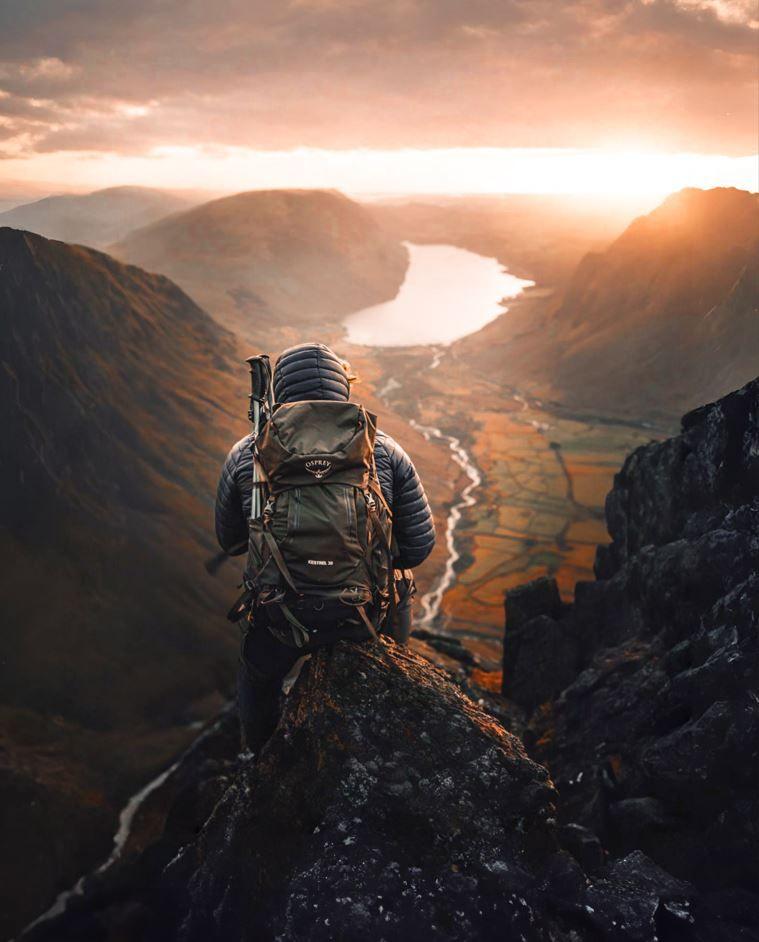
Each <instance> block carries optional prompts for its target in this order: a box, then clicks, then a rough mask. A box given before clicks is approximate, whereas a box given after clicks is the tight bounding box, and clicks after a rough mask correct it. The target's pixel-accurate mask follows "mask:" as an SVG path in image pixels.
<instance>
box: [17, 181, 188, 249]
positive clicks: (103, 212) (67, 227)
mask: <svg viewBox="0 0 759 942" xmlns="http://www.w3.org/2000/svg"><path fill="white" fill-rule="evenodd" d="M188 205H189V201H188V200H186V199H183V198H181V197H179V196H176V195H175V194H173V193H167V192H165V191H163V190H153V189H149V188H147V187H140V186H118V187H110V188H108V189H106V190H95V192H93V193H86V194H84V195H81V194H76V195H67V196H48V197H46V198H45V199H41V200H37V201H36V202H34V203H26V204H24V205H23V206H16V207H14V208H13V209H10V210H8V211H7V212H5V213H0V226H11V227H12V228H14V229H28V230H30V231H31V232H37V233H39V234H40V235H43V236H46V237H47V238H49V239H61V240H62V241H64V242H76V243H81V244H83V245H92V246H95V247H96V248H103V247H105V246H106V245H109V244H110V243H111V242H116V241H117V240H118V239H121V238H123V237H124V236H125V235H126V234H127V233H128V232H131V231H132V230H133V229H136V228H138V227H139V226H147V225H148V224H149V223H151V222H155V221H156V220H157V219H161V218H162V217H163V216H167V215H168V214H169V213H175V212H178V211H179V210H183V209H186V208H187V207H188Z"/></svg>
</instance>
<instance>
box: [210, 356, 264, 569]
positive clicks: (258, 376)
mask: <svg viewBox="0 0 759 942" xmlns="http://www.w3.org/2000/svg"><path fill="white" fill-rule="evenodd" d="M245 362H246V363H247V364H248V369H249V370H250V396H249V397H248V398H249V406H248V418H249V419H250V422H251V424H252V426H253V441H252V443H251V447H252V448H255V444H256V440H257V438H258V433H259V432H260V431H261V418H262V417H263V418H264V419H268V418H269V417H270V416H271V414H272V412H273V410H274V393H273V391H272V382H271V363H270V361H269V357H268V356H266V354H260V355H259V356H255V357H248V358H247V360H246V361H245ZM260 484H261V475H260V472H259V468H258V461H257V460H256V456H255V451H254V453H253V492H252V494H251V499H250V517H251V519H252V520H255V519H256V518H257V517H260V516H261V489H260ZM247 545H248V541H247V539H246V540H244V541H243V542H242V543H238V544H237V545H236V546H233V547H231V548H230V551H229V553H225V552H224V551H223V550H222V551H221V552H220V553H216V555H215V556H212V557H211V558H210V559H207V560H206V562H205V567H206V570H207V572H209V573H210V575H212V576H213V575H214V574H215V573H216V572H218V570H219V569H220V568H221V566H222V565H223V564H224V563H225V562H226V561H227V560H228V559H229V558H230V557H231V556H233V555H235V554H236V553H238V552H240V551H241V550H243V549H245V547H246V546H247Z"/></svg>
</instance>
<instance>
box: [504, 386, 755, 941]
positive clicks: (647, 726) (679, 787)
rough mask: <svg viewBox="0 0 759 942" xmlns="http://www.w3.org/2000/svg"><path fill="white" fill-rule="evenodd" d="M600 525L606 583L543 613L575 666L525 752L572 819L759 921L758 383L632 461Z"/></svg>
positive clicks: (600, 569) (534, 726) (601, 576)
mask: <svg viewBox="0 0 759 942" xmlns="http://www.w3.org/2000/svg"><path fill="white" fill-rule="evenodd" d="M607 515H608V521H609V530H610V533H611V536H612V543H611V545H610V547H608V548H605V549H602V550H601V551H600V552H599V555H598V561H597V567H596V568H597V574H598V578H597V580H596V582H594V583H586V584H580V585H578V586H577V592H576V600H575V604H574V606H573V607H572V608H571V609H570V610H568V611H564V612H562V613H559V614H558V615H557V613H556V612H555V611H552V612H545V613H542V614H543V616H544V617H548V616H550V617H551V618H552V619H553V623H554V627H555V630H556V631H561V632H563V633H564V634H565V636H566V639H567V643H568V644H572V643H574V644H575V645H576V650H577V656H578V659H579V669H578V671H577V672H576V673H575V676H574V679H573V680H572V682H571V683H569V684H568V685H567V687H566V689H565V690H564V691H563V692H562V693H561V695H560V696H559V697H558V698H557V699H555V700H553V701H551V700H550V698H546V700H547V702H545V703H544V704H543V705H542V707H541V708H540V709H539V710H537V711H536V712H535V713H534V714H533V718H532V722H531V733H530V734H529V738H528V745H529V746H530V747H531V751H532V753H533V754H534V755H535V756H536V757H538V758H539V759H540V760H541V761H544V762H546V764H547V765H548V767H549V769H550V770H551V773H552V776H553V777H554V779H555V781H556V782H557V785H558V788H559V791H560V795H561V802H560V818H561V819H562V820H563V821H566V822H569V821H572V822H577V823H580V824H582V825H586V826H587V827H589V828H591V829H592V830H593V831H595V832H596V833H597V834H598V835H599V836H600V838H601V840H602V843H603V844H604V846H605V848H606V850H607V851H609V852H610V853H611V854H612V855H617V854H623V853H628V852H630V851H632V850H633V849H635V848H640V849H642V850H643V851H645V852H646V853H647V854H649V855H650V856H651V857H653V858H654V859H655V860H656V861H657V862H658V863H659V864H661V865H662V866H664V867H666V868H667V869H668V870H670V871H671V872H672V873H673V874H675V875H676V876H677V877H681V878H686V879H688V880H691V881H693V882H694V883H695V884H696V885H697V886H698V887H700V889H701V890H702V891H703V892H705V893H706V898H707V899H709V900H711V899H712V898H713V897H714V898H715V899H716V898H717V896H719V894H723V896H724V894H725V893H726V892H727V891H728V890H729V891H730V892H731V893H732V892H736V893H742V894H749V895H748V896H747V897H746V898H747V899H749V903H745V906H748V907H749V908H752V907H753V912H754V913H756V919H757V922H756V924H755V926H756V925H759V896H756V895H754V894H755V893H756V890H757V887H759V798H758V797H757V796H758V795H759V696H757V690H758V689H759V643H758V636H759V380H755V381H754V382H752V383H749V384H748V385H747V386H745V387H744V388H743V389H741V390H739V391H737V392H735V393H733V394H731V395H729V396H727V397H725V398H724V399H722V400H720V401H718V402H716V403H714V404H712V405H710V406H705V407H703V408H701V409H698V410H697V411H695V412H693V413H691V414H689V415H688V416H686V417H685V419H684V420H683V431H682V434H681V435H679V436H678V437H676V438H673V439H670V440H669V441H666V442H663V443H661V444H652V445H649V446H646V447H644V448H641V449H638V450H637V451H636V452H635V453H634V454H633V455H631V456H630V458H629V459H628V460H627V462H626V463H625V465H624V467H623V469H622V471H621V473H620V474H619V475H618V476H617V478H616V480H615V485H614V490H613V491H612V492H611V494H610V495H609V498H608V501H607ZM507 607H508V603H507ZM531 614H532V617H533V621H531V622H529V623H528V624H527V626H526V627H527V628H529V627H530V625H533V624H538V626H539V623H538V621H537V617H538V616H540V615H541V612H540V611H534V612H532V613H531ZM520 630H521V631H522V632H524V631H525V630H526V628H525V626H522V627H521V628H520ZM508 645H509V628H508V625H507V634H506V646H507V648H508ZM525 669H526V667H525ZM557 669H559V670H560V669H563V665H562V664H557ZM517 687H518V684H517ZM506 692H507V694H508V685H507V691H506ZM715 894H716V896H715ZM719 898H720V899H721V898H723V897H719ZM709 905H712V904H711V903H710V904H709ZM721 905H722V904H721V903H714V907H716V908H715V911H717V912H719V911H720V906H721ZM732 905H733V904H730V906H732ZM741 905H744V904H741ZM725 906H728V904H727V903H725ZM714 907H713V908H714ZM736 907H737V910H738V909H740V908H741V907H740V906H737V904H736ZM728 908H729V907H728ZM737 910H736V911H737ZM734 931H735V932H736V933H737V932H738V929H737V928H735V927H734ZM715 937H716V936H715ZM726 937H734V938H743V937H744V936H742V935H738V934H736V935H735V936H726ZM746 937H748V936H746ZM750 937H752V938H753V936H750Z"/></svg>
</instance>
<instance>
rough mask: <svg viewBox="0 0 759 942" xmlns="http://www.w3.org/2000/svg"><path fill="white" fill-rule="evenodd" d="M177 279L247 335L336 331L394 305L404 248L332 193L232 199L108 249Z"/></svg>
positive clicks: (186, 214)
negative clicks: (356, 314) (355, 316)
mask: <svg viewBox="0 0 759 942" xmlns="http://www.w3.org/2000/svg"><path fill="white" fill-rule="evenodd" d="M110 250H111V251H112V252H113V254H114V255H116V256H117V257H118V258H121V259H123V260H124V261H127V262H131V263H132V264H135V265H140V266H141V267H143V268H146V269H148V270H149V271H158V272H161V273H162V274H165V275H168V276H169V277H170V278H173V279H174V280H175V281H176V282H177V283H178V284H179V285H181V287H182V288H184V289H185V290H186V291H188V292H189V293H190V294H191V295H192V297H193V298H195V299H196V300H197V301H198V302H200V303H201V304H202V305H203V307H204V308H206V310H208V311H209V312H210V313H211V314H212V315H213V316H214V317H216V319H217V320H219V321H220V322H221V323H223V324H225V325H228V326H233V327H235V328H237V329H239V330H241V331H242V332H243V333H244V334H245V335H246V336H248V337H250V336H251V335H252V336H254V337H261V336H262V331H263V332H264V333H265V334H266V333H267V332H269V331H270V330H271V328H273V327H288V326H290V325H293V326H295V327H302V326H304V325H309V324H311V325H322V324H324V323H325V322H332V323H335V322H337V321H339V320H340V319H341V318H342V317H343V316H344V315H346V314H349V313H351V312H352V311H355V310H358V309H359V308H362V307H365V306H368V305H370V304H375V303H378V302H380V301H385V300H388V299H390V298H392V297H393V296H394V295H395V294H396V292H397V290H398V288H399V286H400V284H401V282H402V281H403V277H404V274H405V271H406V266H407V263H408V259H407V253H406V250H405V248H404V247H403V246H402V245H401V244H400V243H399V242H398V241H397V240H396V239H395V238H393V237H392V236H390V235H388V234H386V233H385V231H384V230H383V229H382V228H381V227H380V226H379V225H378V223H377V222H376V221H375V220H374V219H373V218H372V216H371V215H370V214H369V213H368V212H367V211H366V210H365V209H364V208H363V207H362V206H359V205H358V204H357V203H355V202H354V201H352V200H350V199H348V198H347V197H346V196H343V195H342V194H341V193H338V192H336V191H333V190H265V191H264V190H262V191H252V192H248V193H238V194H237V195H235V196H228V197H224V198H223V199H218V200H213V201H211V202H209V203H204V204H203V205H202V206H196V207H195V208H194V209H191V210H189V211H187V212H183V213H179V214H176V215H174V216H172V217H170V218H168V219H163V220H161V221H160V222H157V223H154V224H153V225H150V226H147V227H145V228H143V229H139V230H137V231H135V232H132V233H131V234H130V235H129V236H128V237H126V238H125V239H123V240H122V241H121V242H119V243H118V244H116V245H113V246H112V247H111V249H110Z"/></svg>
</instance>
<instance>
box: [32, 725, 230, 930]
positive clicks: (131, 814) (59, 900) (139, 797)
mask: <svg viewBox="0 0 759 942" xmlns="http://www.w3.org/2000/svg"><path fill="white" fill-rule="evenodd" d="M220 723H221V720H216V721H215V722H213V723H211V724H210V726H208V727H207V728H206V729H205V730H204V731H203V732H202V733H201V734H200V736H199V737H198V738H197V739H194V740H193V741H192V742H191V743H190V745H189V746H188V747H187V749H186V750H185V751H184V752H183V753H182V754H181V756H180V757H179V758H178V759H177V760H176V762H174V763H173V764H172V765H170V766H169V767H168V768H167V769H164V770H163V772H160V773H159V774H158V775H156V777H155V778H153V779H151V780H150V781H149V782H148V783H147V785H143V786H142V788H140V789H139V791H136V792H135V793H134V795H132V797H131V798H130V799H129V800H128V801H127V803H126V804H125V805H124V807H123V808H122V809H121V813H120V814H119V823H118V826H117V828H116V833H115V834H114V835H113V849H112V850H111V853H110V854H109V856H108V857H107V859H106V860H105V861H103V863H102V864H100V866H99V867H97V868H96V869H95V871H94V874H95V875H98V874H101V873H105V872H106V871H107V870H108V869H110V867H112V866H113V864H115V863H116V861H117V860H119V858H120V857H121V855H122V853H123V851H124V848H125V847H126V843H127V841H128V840H129V835H130V834H131V831H132V824H133V822H134V819H135V816H136V815H137V812H138V811H139V810H140V808H141V807H142V805H143V804H144V802H145V799H146V798H147V797H148V796H149V795H152V793H153V792H154V791H156V789H158V788H160V787H161V786H162V785H163V784H164V782H166V781H167V780H168V779H169V777H170V776H171V775H172V774H173V772H174V771H175V770H176V769H177V768H178V767H179V765H180V763H181V762H182V759H183V758H184V757H185V755H186V754H187V752H189V750H190V749H192V748H194V746H195V745H196V743H198V742H199V741H200V740H201V739H203V738H204V737H205V736H208V735H210V734H211V733H213V732H215V731H216V730H217V729H218V728H219V725H220ZM195 725H196V724H195V723H192V724H190V726H189V727H188V728H190V729H192V728H194V727H195ZM92 872H93V871H88V873H86V874H85V875H84V876H81V877H80V878H79V879H78V880H77V881H76V883H75V884H74V885H73V886H72V887H70V888H69V889H68V890H64V891H63V892H62V893H59V894H58V896H57V897H56V898H55V900H54V901H53V904H52V905H51V906H50V907H49V908H48V909H46V910H45V912H43V913H42V914H41V915H40V916H37V918H36V919H35V920H34V921H33V922H30V923H29V925H28V926H26V928H25V929H24V930H23V932H22V933H21V934H22V935H23V934H24V933H26V932H28V931H29V930H30V929H31V928H32V927H33V926H38V925H40V923H43V922H48V920H50V919H54V918H55V917H56V916H60V914H61V913H62V912H64V911H65V909H66V906H67V905H68V902H69V900H71V899H74V898H75V897H77V896H82V895H83V893H84V884H85V881H86V880H87V878H88V877H89V876H90V874H91V873H92Z"/></svg>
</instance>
